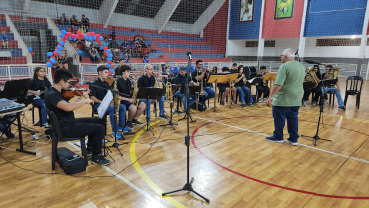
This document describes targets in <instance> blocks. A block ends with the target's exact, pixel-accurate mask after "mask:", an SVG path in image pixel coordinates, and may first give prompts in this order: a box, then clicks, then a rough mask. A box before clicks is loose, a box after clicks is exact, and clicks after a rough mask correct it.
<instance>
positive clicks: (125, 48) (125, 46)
mask: <svg viewBox="0 0 369 208" xmlns="http://www.w3.org/2000/svg"><path fill="white" fill-rule="evenodd" d="M128 46H129V45H128V42H127V40H124V42H123V43H122V50H124V53H129V54H130V53H131V49H129V48H128Z"/></svg>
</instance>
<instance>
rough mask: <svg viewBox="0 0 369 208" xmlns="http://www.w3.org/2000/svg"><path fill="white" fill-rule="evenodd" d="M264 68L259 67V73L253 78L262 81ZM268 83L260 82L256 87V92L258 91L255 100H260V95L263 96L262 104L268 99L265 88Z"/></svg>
mask: <svg viewBox="0 0 369 208" xmlns="http://www.w3.org/2000/svg"><path fill="white" fill-rule="evenodd" d="M265 71H266V67H265V66H261V67H260V70H259V72H258V73H257V74H256V76H255V77H259V78H262V79H264V76H265ZM267 84H268V82H266V81H265V82H264V80H263V81H261V82H260V83H259V84H258V85H256V90H257V91H258V97H257V98H256V99H258V100H260V97H261V95H262V94H264V102H265V100H266V99H267V97H269V91H270V89H269V87H268V86H267Z"/></svg>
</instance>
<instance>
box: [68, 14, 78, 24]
mask: <svg viewBox="0 0 369 208" xmlns="http://www.w3.org/2000/svg"><path fill="white" fill-rule="evenodd" d="M69 22H70V25H73V26H78V25H79V21H78V19H77V18H76V15H73V16H72V18H71V19H70V20H69Z"/></svg>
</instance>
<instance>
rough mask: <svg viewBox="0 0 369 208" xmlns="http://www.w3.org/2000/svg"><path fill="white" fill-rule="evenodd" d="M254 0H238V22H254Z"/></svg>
mask: <svg viewBox="0 0 369 208" xmlns="http://www.w3.org/2000/svg"><path fill="white" fill-rule="evenodd" d="M254 3H255V0H240V22H252V21H254Z"/></svg>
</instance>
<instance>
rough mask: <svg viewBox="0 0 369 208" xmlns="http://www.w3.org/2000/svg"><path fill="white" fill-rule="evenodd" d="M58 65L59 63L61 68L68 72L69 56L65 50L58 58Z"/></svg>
mask: <svg viewBox="0 0 369 208" xmlns="http://www.w3.org/2000/svg"><path fill="white" fill-rule="evenodd" d="M56 63H57V65H58V67H59V68H64V69H66V70H68V68H69V66H68V62H67V55H66V52H65V50H63V51H62V54H60V56H58V58H57V62H56Z"/></svg>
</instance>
